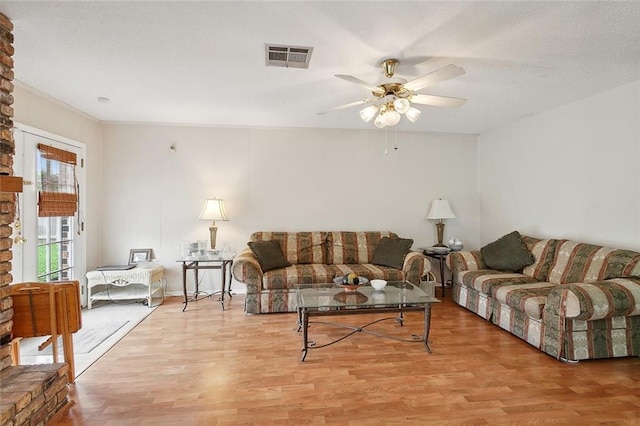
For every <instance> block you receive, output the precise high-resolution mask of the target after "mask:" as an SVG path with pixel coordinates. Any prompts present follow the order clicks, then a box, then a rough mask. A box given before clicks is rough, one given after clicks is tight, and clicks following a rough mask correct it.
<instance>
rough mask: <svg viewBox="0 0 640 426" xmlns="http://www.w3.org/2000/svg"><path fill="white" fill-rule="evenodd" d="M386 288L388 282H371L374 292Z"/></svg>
mask: <svg viewBox="0 0 640 426" xmlns="http://www.w3.org/2000/svg"><path fill="white" fill-rule="evenodd" d="M386 286H387V281H386V280H371V287H373V289H374V290H382V289H383V288H385V287H386Z"/></svg>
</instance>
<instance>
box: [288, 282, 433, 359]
mask: <svg viewBox="0 0 640 426" xmlns="http://www.w3.org/2000/svg"><path fill="white" fill-rule="evenodd" d="M295 293H296V301H297V312H298V332H300V331H301V332H302V358H301V361H304V360H305V358H306V356H307V352H308V351H309V350H310V349H320V348H324V347H326V346H329V345H332V344H334V343H337V342H339V341H341V340H343V339H346V338H347V337H349V336H351V335H353V334H355V333H367V334H371V335H374V336H379V337H385V338H390V339H394V340H400V341H404V342H423V343H424V346H425V348H426V350H427V352H429V353H431V349H430V348H429V328H430V321H431V304H432V303H438V302H440V300H438V299H436V298H435V297H433V296H429V295H428V294H427V293H425V292H424V291H423V290H421V289H420V288H418V287H416V286H414V285H413V284H411V283H408V282H404V281H389V282H388V283H387V286H386V287H385V288H384V289H383V290H380V291H376V290H374V289H373V287H371V286H370V285H362V286H359V287H358V288H357V290H351V291H350V290H347V289H345V288H343V287H341V286H338V285H336V284H321V285H318V284H309V285H307V284H304V285H298V286H296V287H295ZM410 311H424V333H423V335H422V336H417V335H412V336H411V337H410V338H407V339H400V338H397V337H392V336H387V335H384V334H382V333H378V332H375V331H370V330H366V327H368V326H370V325H372V324H376V323H378V322H380V321H385V320H393V321H396V322H398V323H400V325H402V324H403V322H404V317H403V313H404V312H410ZM376 313H395V314H397V315H396V316H394V317H386V318H381V319H376V320H374V321H371V322H369V323H367V324H364V325H362V326H360V327H353V326H350V325H344V324H335V323H328V322H322V321H310V320H309V318H310V317H319V316H330V315H357V314H376ZM312 322H313V323H321V324H328V325H335V326H337V327H341V328H346V329H348V330H349V332H348V333H347V334H346V335H344V336H342V337H340V338H338V339H336V340H333V341H331V342H329V343H325V344H322V345H317V344H316V343H315V342H314V341H310V340H309V324H310V323H312Z"/></svg>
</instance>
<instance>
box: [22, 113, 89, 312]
mask: <svg viewBox="0 0 640 426" xmlns="http://www.w3.org/2000/svg"><path fill="white" fill-rule="evenodd" d="M14 138H15V141H16V153H15V156H14V173H15V174H16V175H17V176H22V177H23V179H24V181H25V185H24V188H23V193H22V194H20V196H19V203H18V207H19V223H20V226H19V228H18V229H16V226H15V224H14V230H13V238H14V244H13V261H12V274H13V281H14V282H28V281H40V282H48V281H60V280H78V281H80V283H81V288H82V300H83V305H84V304H85V303H86V291H85V289H84V287H85V285H86V283H85V279H84V275H85V269H86V267H85V256H84V245H85V234H84V232H83V231H84V230H83V229H82V224H81V222H80V221H79V219H78V218H81V217H82V212H83V211H84V205H83V200H84V187H85V170H84V167H83V165H84V164H83V163H84V160H83V159H84V152H85V146H84V144H82V143H80V142H77V141H73V140H70V139H67V138H63V137H60V136H56V135H52V134H50V133H47V132H44V131H41V130H39V129H34V128H31V127H28V126H24V125H19V124H16V125H15V129H14ZM38 144H45V145H48V146H52V147H54V148H58V149H62V150H65V151H68V152H72V153H74V154H76V156H77V159H78V164H77V166H76V179H77V182H78V184H79V194H78V195H79V199H80V203H79V204H80V205H79V213H78V215H76V216H53V217H38V190H39V182H40V181H41V176H42V174H43V173H45V174H51V175H55V173H56V170H51V169H48V170H42V167H43V166H42V165H41V163H40V162H39V161H38V149H37V147H38ZM54 179H55V177H54ZM17 219H18V218H17Z"/></svg>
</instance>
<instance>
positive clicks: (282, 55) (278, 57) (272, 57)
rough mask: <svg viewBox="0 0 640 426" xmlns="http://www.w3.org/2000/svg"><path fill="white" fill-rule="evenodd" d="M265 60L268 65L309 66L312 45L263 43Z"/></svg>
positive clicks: (284, 66) (285, 66)
mask: <svg viewBox="0 0 640 426" xmlns="http://www.w3.org/2000/svg"><path fill="white" fill-rule="evenodd" d="M264 47H265V60H266V65H267V66H268V67H283V68H309V61H310V60H311V52H313V47H304V46H285V45H282V44H265V45H264Z"/></svg>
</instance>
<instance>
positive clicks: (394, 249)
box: [373, 237, 413, 269]
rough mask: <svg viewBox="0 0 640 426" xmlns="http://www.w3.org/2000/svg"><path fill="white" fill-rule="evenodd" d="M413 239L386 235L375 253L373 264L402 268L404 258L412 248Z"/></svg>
mask: <svg viewBox="0 0 640 426" xmlns="http://www.w3.org/2000/svg"><path fill="white" fill-rule="evenodd" d="M412 245H413V240H411V239H407V238H389V237H384V238H382V239H381V240H380V243H379V244H378V247H377V248H376V251H375V252H374V253H373V264H374V265H381V266H389V267H391V268H396V269H402V265H403V264H404V258H405V257H406V256H407V253H409V251H410V250H411V246H412Z"/></svg>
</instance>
